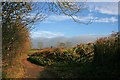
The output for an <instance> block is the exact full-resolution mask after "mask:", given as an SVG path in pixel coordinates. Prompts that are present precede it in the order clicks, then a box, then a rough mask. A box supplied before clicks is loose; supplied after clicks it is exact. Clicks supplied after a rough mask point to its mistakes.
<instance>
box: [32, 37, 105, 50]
mask: <svg viewBox="0 0 120 80" xmlns="http://www.w3.org/2000/svg"><path fill="white" fill-rule="evenodd" d="M105 36H107V35H81V36H75V37H54V38H44V37H39V38H35V39H32V43H33V45H34V46H33V47H32V48H38V46H37V44H38V42H43V44H44V46H43V48H45V47H50V46H54V47H57V42H67V41H69V42H72V44H73V46H74V45H76V44H79V43H88V42H94V41H95V40H96V39H97V38H100V37H105Z"/></svg>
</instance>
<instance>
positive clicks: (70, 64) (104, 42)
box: [29, 33, 120, 79]
mask: <svg viewBox="0 0 120 80" xmlns="http://www.w3.org/2000/svg"><path fill="white" fill-rule="evenodd" d="M117 34H118V33H117ZM118 43H119V36H117V35H114V36H113V34H112V36H110V37H105V38H100V39H98V40H96V41H95V42H94V43H87V44H77V45H76V46H75V47H73V48H60V47H58V48H48V49H43V50H41V51H39V52H36V53H35V54H33V55H30V57H29V59H30V60H31V61H33V62H34V63H35V62H37V63H38V64H39V65H43V66H47V68H48V70H50V71H51V72H54V73H55V74H57V75H58V78H87V79H88V78H115V77H119V76H120V75H119V74H120V71H119V67H120V64H119V62H120V60H119V57H120V56H118V55H119V53H118V50H119V45H118Z"/></svg>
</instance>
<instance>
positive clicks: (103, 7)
mask: <svg viewBox="0 0 120 80" xmlns="http://www.w3.org/2000/svg"><path fill="white" fill-rule="evenodd" d="M86 5H87V6H88V7H89V8H88V9H87V10H85V11H83V12H82V13H81V15H80V16H82V18H81V19H79V20H80V21H82V22H88V21H90V19H92V21H91V22H92V23H91V24H88V25H85V24H79V23H76V22H74V21H73V20H72V18H71V17H68V16H65V15H54V14H52V15H50V16H49V17H48V18H46V19H45V20H44V21H42V22H39V21H38V22H36V23H35V25H33V27H36V29H34V30H32V31H31V37H32V38H37V37H46V38H53V37H60V36H63V37H74V36H80V35H107V34H110V33H112V31H114V32H117V31H118V4H117V2H114V3H113V2H97V3H96V2H95V3H92V2H90V3H88V2H87V3H86ZM83 15H84V16H83Z"/></svg>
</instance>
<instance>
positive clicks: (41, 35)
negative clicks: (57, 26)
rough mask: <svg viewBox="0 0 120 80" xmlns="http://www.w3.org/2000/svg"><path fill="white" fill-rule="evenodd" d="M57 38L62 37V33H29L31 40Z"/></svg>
mask: <svg viewBox="0 0 120 80" xmlns="http://www.w3.org/2000/svg"><path fill="white" fill-rule="evenodd" d="M59 36H64V33H60V32H57V33H53V32H50V31H36V32H31V37H32V38H37V37H46V38H52V37H59Z"/></svg>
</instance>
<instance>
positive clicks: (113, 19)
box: [74, 14, 118, 23]
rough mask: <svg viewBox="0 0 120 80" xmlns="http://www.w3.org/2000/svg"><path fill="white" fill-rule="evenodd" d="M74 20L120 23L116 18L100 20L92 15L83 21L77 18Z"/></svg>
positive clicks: (82, 19)
mask: <svg viewBox="0 0 120 80" xmlns="http://www.w3.org/2000/svg"><path fill="white" fill-rule="evenodd" d="M74 18H75V19H78V20H80V21H90V20H91V22H104V23H108V22H112V23H114V22H116V21H118V19H116V18H115V17H110V18H108V17H106V18H100V17H94V16H92V15H91V14H90V15H89V16H87V17H83V18H81V19H79V18H77V17H74Z"/></svg>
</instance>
